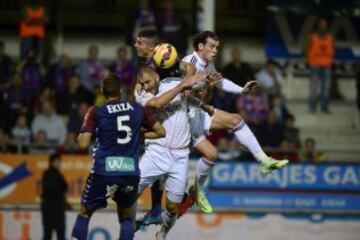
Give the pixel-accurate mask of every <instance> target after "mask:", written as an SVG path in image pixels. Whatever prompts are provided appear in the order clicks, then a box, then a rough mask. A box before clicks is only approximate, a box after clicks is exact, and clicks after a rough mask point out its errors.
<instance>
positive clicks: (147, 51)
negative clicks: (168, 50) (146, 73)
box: [134, 37, 154, 58]
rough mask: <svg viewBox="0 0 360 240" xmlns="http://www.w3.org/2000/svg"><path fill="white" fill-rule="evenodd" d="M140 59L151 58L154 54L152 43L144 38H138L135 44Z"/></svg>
mask: <svg viewBox="0 0 360 240" xmlns="http://www.w3.org/2000/svg"><path fill="white" fill-rule="evenodd" d="M134 46H135V48H136V52H137V55H138V56H139V57H144V58H150V57H151V56H152V55H153V52H154V46H153V44H152V43H151V41H150V40H149V39H147V38H144V37H137V38H136V40H135V44H134Z"/></svg>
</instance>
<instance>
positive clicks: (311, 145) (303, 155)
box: [300, 138, 326, 162]
mask: <svg viewBox="0 0 360 240" xmlns="http://www.w3.org/2000/svg"><path fill="white" fill-rule="evenodd" d="M300 160H301V161H307V162H323V161H325V160H326V155H325V154H324V153H323V152H321V151H318V150H316V143H315V140H314V139H313V138H306V139H305V142H304V146H303V148H302V149H301V151H300Z"/></svg>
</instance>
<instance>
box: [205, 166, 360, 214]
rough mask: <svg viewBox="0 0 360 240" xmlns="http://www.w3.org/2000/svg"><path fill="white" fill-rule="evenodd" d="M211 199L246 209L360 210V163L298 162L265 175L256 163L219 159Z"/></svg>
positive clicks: (216, 205) (211, 185) (213, 176)
mask: <svg viewBox="0 0 360 240" xmlns="http://www.w3.org/2000/svg"><path fill="white" fill-rule="evenodd" d="M209 199H210V201H211V202H212V204H213V205H214V206H215V207H218V208H229V209H230V208H237V209H240V210H244V211H246V210H276V211H299V210H302V211H307V210H310V211H321V212H326V211H331V212H335V211H336V212H341V211H343V212H349V211H350V212H354V211H355V212H356V211H358V212H360V165H359V164H330V163H329V164H301V163H297V164H290V165H289V166H287V167H286V168H283V169H279V170H277V171H274V172H272V173H271V174H268V175H263V174H261V172H260V168H259V164H258V163H256V162H239V161H232V162H219V163H217V164H216V165H215V166H214V167H213V169H212V173H211V177H210V184H209Z"/></svg>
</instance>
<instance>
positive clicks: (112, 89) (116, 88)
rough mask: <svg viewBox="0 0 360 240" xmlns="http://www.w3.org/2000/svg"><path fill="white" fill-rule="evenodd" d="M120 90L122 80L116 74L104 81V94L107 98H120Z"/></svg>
mask: <svg viewBox="0 0 360 240" xmlns="http://www.w3.org/2000/svg"><path fill="white" fill-rule="evenodd" d="M120 88H121V84H120V79H119V77H118V75H117V74H115V73H110V74H109V75H107V76H106V77H105V78H104V79H103V80H102V92H103V94H104V96H105V98H109V97H119V96H120Z"/></svg>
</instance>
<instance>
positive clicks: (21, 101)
mask: <svg viewBox="0 0 360 240" xmlns="http://www.w3.org/2000/svg"><path fill="white" fill-rule="evenodd" d="M3 97H4V100H5V101H6V103H4V104H6V105H8V106H9V108H10V111H11V113H12V114H17V113H18V112H20V111H21V109H22V108H26V107H27V105H28V104H29V101H30V99H31V95H30V93H29V92H28V91H26V89H25V87H24V83H23V79H22V76H21V74H20V73H16V72H15V73H14V74H13V75H12V78H11V81H10V85H9V86H8V87H7V89H6V90H5V92H4V95H3ZM6 114H9V113H6ZM3 116H6V115H3Z"/></svg>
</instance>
